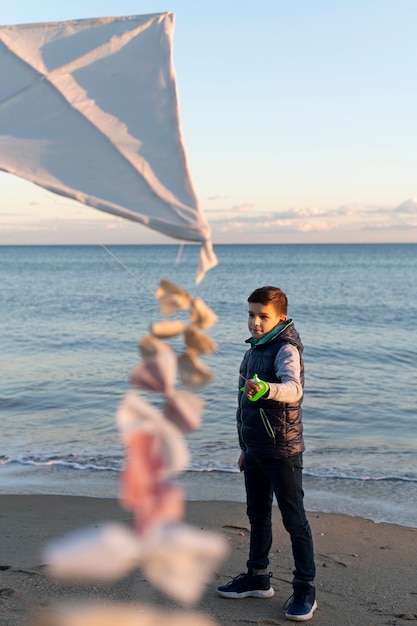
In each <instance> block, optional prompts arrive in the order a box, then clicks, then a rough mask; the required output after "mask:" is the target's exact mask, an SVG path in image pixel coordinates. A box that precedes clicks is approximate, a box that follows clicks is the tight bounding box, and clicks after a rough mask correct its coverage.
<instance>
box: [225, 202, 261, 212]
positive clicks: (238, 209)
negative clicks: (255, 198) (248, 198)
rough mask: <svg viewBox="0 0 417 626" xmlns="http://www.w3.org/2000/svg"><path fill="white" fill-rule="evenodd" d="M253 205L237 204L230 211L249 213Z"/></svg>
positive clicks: (250, 203)
mask: <svg viewBox="0 0 417 626" xmlns="http://www.w3.org/2000/svg"><path fill="white" fill-rule="evenodd" d="M254 206H255V205H254V203H253V202H244V203H243V204H238V205H236V206H234V207H232V209H231V210H232V211H233V213H249V211H252V210H253V207H254Z"/></svg>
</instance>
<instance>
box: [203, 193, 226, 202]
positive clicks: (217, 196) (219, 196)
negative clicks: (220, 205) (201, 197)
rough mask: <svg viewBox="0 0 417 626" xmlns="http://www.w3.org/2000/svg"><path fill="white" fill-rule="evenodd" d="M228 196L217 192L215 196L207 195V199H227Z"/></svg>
mask: <svg viewBox="0 0 417 626" xmlns="http://www.w3.org/2000/svg"><path fill="white" fill-rule="evenodd" d="M227 198H228V196H222V195H221V194H219V193H218V194H217V195H215V196H209V197H208V198H207V200H210V201H211V200H227Z"/></svg>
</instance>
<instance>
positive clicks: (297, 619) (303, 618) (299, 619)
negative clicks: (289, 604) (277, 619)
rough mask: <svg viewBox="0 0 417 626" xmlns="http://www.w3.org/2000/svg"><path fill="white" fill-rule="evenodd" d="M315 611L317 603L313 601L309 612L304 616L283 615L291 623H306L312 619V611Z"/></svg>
mask: <svg viewBox="0 0 417 626" xmlns="http://www.w3.org/2000/svg"><path fill="white" fill-rule="evenodd" d="M316 609H317V602H316V601H315V600H314V604H313V606H312V607H311V611H310V612H309V613H306V614H305V615H291V613H285V617H286V618H287V619H290V620H292V621H293V622H307V621H308V620H309V619H311V618H312V617H313V613H314V611H315V610H316Z"/></svg>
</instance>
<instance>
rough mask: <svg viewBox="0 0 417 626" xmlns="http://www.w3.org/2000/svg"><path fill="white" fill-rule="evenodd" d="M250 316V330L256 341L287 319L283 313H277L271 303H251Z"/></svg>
mask: <svg viewBox="0 0 417 626" xmlns="http://www.w3.org/2000/svg"><path fill="white" fill-rule="evenodd" d="M248 314H249V317H248V328H249V332H250V333H251V335H252V337H253V338H254V339H260V338H261V337H263V336H264V335H266V334H267V333H269V331H270V330H272V329H273V328H274V327H275V326H277V324H281V323H282V322H285V320H286V319H287V317H286V316H285V315H284V314H283V313H277V311H276V309H275V307H274V305H273V304H271V303H269V304H261V303H260V302H249V310H248Z"/></svg>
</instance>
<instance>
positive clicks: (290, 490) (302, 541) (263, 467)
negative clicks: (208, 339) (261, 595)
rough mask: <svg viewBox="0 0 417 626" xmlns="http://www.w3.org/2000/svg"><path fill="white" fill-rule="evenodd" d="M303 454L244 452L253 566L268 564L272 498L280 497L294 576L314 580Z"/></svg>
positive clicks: (249, 566)
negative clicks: (279, 455) (275, 456)
mask: <svg viewBox="0 0 417 626" xmlns="http://www.w3.org/2000/svg"><path fill="white" fill-rule="evenodd" d="M302 463H303V457H302V454H297V455H295V456H292V457H289V458H286V459H273V458H271V459H258V458H256V457H255V456H253V455H252V454H251V453H250V452H246V454H245V465H244V472H245V486H246V501H247V514H248V517H249V521H250V525H251V534H250V548H249V560H248V561H247V563H246V565H247V567H248V568H250V569H264V568H266V567H268V564H269V558H268V554H269V551H270V549H271V545H272V519H271V516H272V500H273V494H274V493H275V496H276V498H277V502H278V506H279V509H280V511H281V516H282V521H283V524H284V527H285V529H286V530H287V531H288V532H289V534H290V537H291V544H292V552H293V556H294V564H295V569H294V580H297V581H300V582H301V581H303V582H306V581H308V582H311V581H313V580H314V577H315V565H314V552H313V539H312V536H311V530H310V525H309V523H308V520H307V517H306V514H305V511H304V503H303V498H304V492H303V486H302V469H303V468H302Z"/></svg>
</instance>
